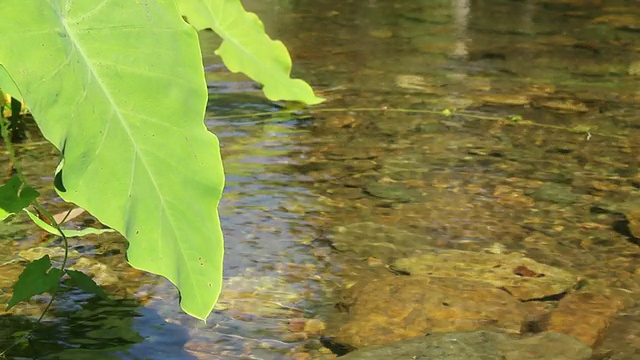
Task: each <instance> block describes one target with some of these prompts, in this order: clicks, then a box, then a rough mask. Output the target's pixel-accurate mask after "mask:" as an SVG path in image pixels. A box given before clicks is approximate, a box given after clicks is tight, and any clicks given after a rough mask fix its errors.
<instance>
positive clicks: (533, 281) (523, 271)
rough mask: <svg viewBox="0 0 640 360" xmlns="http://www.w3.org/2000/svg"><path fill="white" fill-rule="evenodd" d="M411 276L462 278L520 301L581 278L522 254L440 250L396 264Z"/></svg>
mask: <svg viewBox="0 0 640 360" xmlns="http://www.w3.org/2000/svg"><path fill="white" fill-rule="evenodd" d="M393 267H394V268H395V269H397V270H400V271H404V272H406V273H409V274H411V275H426V276H431V277H444V278H462V279H467V280H470V281H478V282H486V283H488V284H491V285H493V286H494V287H496V288H501V289H504V290H506V291H508V292H509V293H510V294H512V295H513V296H515V297H517V298H518V299H520V300H530V299H537V298H542V297H545V296H551V295H556V294H560V293H564V292H567V291H568V290H570V289H571V288H572V287H573V286H575V285H576V284H577V282H578V280H579V279H578V277H577V276H576V275H575V274H572V273H570V272H568V271H566V270H563V269H560V268H556V267H553V266H550V265H546V264H542V263H539V262H537V261H535V260H533V259H529V258H527V257H525V256H524V255H522V254H520V253H510V254H499V253H498V254H496V253H493V254H489V253H479V252H472V251H463V250H438V251H434V252H432V253H428V254H422V255H419V256H414V257H410V258H404V259H399V260H397V261H395V262H394V263H393Z"/></svg>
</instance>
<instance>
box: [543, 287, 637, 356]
mask: <svg viewBox="0 0 640 360" xmlns="http://www.w3.org/2000/svg"><path fill="white" fill-rule="evenodd" d="M624 307H625V304H624V302H623V301H622V300H621V299H616V298H613V297H611V296H607V295H602V294H593V293H575V294H569V295H567V296H566V297H565V298H563V299H562V300H561V301H560V303H559V304H558V307H557V308H556V309H555V310H554V311H552V312H551V314H550V316H549V319H548V324H547V330H549V331H555V332H559V333H563V334H567V335H571V336H573V337H575V338H577V339H580V340H582V342H584V343H586V344H588V345H590V346H595V345H597V344H598V343H600V342H601V341H602V339H603V337H604V333H605V331H606V330H607V328H608V327H609V325H610V324H611V322H612V321H613V319H614V317H615V315H616V314H617V313H618V312H619V311H620V310H622V309H624Z"/></svg>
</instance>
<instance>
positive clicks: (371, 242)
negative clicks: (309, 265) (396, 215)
mask: <svg viewBox="0 0 640 360" xmlns="http://www.w3.org/2000/svg"><path fill="white" fill-rule="evenodd" d="M430 242H431V238H430V237H429V236H426V235H423V234H419V233H416V232H413V231H409V230H404V229H401V228H399V227H396V226H391V225H384V224H378V223H374V222H361V223H354V224H349V225H347V226H340V227H338V228H336V232H335V234H334V236H333V239H332V241H331V244H332V245H333V247H335V248H336V249H337V250H339V251H345V252H346V251H349V252H353V253H355V254H356V255H358V256H361V257H363V258H368V257H375V258H377V259H380V260H382V261H383V262H388V261H390V260H391V259H392V258H398V257H402V256H407V255H409V254H412V253H414V254H415V253H416V252H420V251H421V250H422V251H432V249H433V247H431V246H429V245H427V244H429V243H430Z"/></svg>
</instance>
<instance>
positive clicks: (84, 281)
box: [64, 269, 109, 299]
mask: <svg viewBox="0 0 640 360" xmlns="http://www.w3.org/2000/svg"><path fill="white" fill-rule="evenodd" d="M64 272H65V273H67V275H69V277H70V278H71V284H72V285H74V286H75V287H77V288H78V289H80V290H82V291H84V292H88V293H91V294H96V295H98V296H99V297H101V298H103V299H108V298H109V296H107V293H105V292H104V290H102V288H101V287H100V286H98V284H96V282H95V281H93V279H92V278H90V277H89V276H87V274H85V273H83V272H82V271H78V270H70V269H65V270H64Z"/></svg>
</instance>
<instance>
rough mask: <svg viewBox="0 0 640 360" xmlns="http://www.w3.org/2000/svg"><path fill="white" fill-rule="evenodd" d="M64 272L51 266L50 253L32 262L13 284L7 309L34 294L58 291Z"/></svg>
mask: <svg viewBox="0 0 640 360" xmlns="http://www.w3.org/2000/svg"><path fill="white" fill-rule="evenodd" d="M62 274H63V271H62V270H60V269H58V268H55V267H51V260H50V259H49V255H45V256H44V257H42V258H40V259H38V260H35V261H32V262H30V263H29V264H27V266H26V267H25V268H24V271H23V272H22V274H20V277H19V278H18V281H17V282H16V283H15V285H14V286H13V295H12V296H11V300H9V304H8V305H7V308H6V310H9V309H11V308H12V307H14V306H15V305H16V304H17V303H19V302H20V301H24V300H28V299H30V298H31V297H32V296H35V295H39V294H42V293H45V292H50V293H54V292H56V290H57V289H58V284H59V282H60V277H62Z"/></svg>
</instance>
